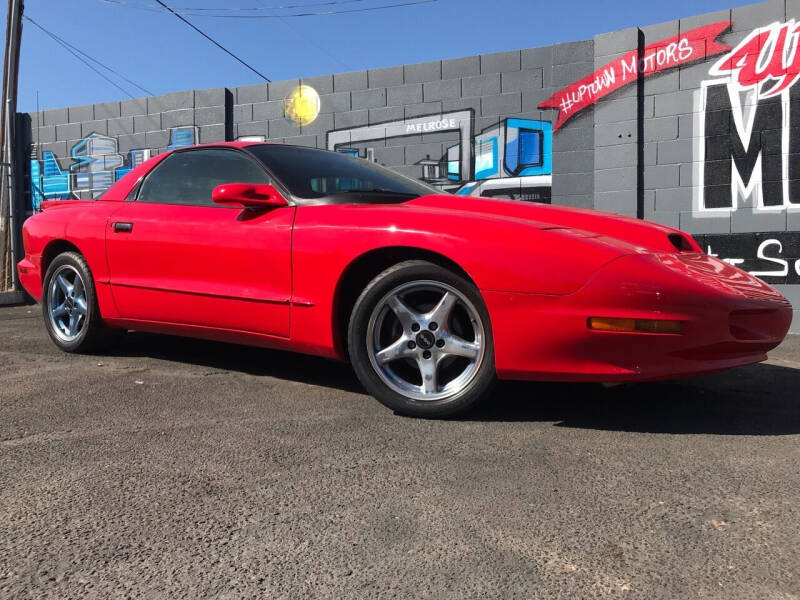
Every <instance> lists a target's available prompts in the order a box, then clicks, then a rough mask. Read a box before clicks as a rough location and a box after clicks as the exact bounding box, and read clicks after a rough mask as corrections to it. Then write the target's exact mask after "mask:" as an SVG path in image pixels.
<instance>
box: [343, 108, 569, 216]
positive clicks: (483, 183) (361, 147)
mask: <svg viewBox="0 0 800 600" xmlns="http://www.w3.org/2000/svg"><path fill="white" fill-rule="evenodd" d="M473 117H474V115H473V113H472V111H471V110H464V111H454V112H447V113H441V114H438V113H437V114H432V115H426V116H421V117H415V118H409V119H401V120H398V121H388V122H386V123H379V124H374V125H365V126H361V127H354V128H349V129H340V130H336V131H330V132H328V134H327V147H328V150H335V151H337V152H343V153H345V154H350V155H352V156H359V157H361V158H366V159H369V160H375V149H374V148H373V147H371V146H370V142H378V141H380V142H381V143H383V142H386V141H388V140H402V139H403V138H407V137H409V136H418V135H420V134H423V135H424V134H434V133H453V134H454V137H457V141H456V140H455V139H454V140H453V142H451V145H450V146H449V147H448V148H447V149H446V150H445V152H444V154H443V155H442V156H427V157H425V158H423V159H420V160H419V161H418V162H417V163H416V166H418V167H420V172H419V179H421V180H422V181H425V182H426V183H429V184H431V185H434V186H436V187H439V188H440V189H442V190H446V191H449V192H452V193H455V194H459V195H472V196H487V197H506V198H514V199H520V200H530V201H537V202H550V198H551V190H552V172H553V171H552V152H553V151H552V146H553V127H552V124H551V123H550V122H549V121H542V120H534V119H515V118H507V119H503V120H502V121H500V122H498V124H497V125H493V126H491V127H488V128H486V129H484V130H483V131H481V132H480V133H477V134H474V133H473V126H474V118H473Z"/></svg>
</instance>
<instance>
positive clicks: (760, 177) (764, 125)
mask: <svg viewBox="0 0 800 600" xmlns="http://www.w3.org/2000/svg"><path fill="white" fill-rule="evenodd" d="M799 37H800V24H797V23H795V21H794V20H791V21H788V22H786V23H772V24H771V25H767V26H766V27H762V28H759V29H756V30H755V31H753V32H752V33H750V35H748V36H747V37H746V38H745V39H744V40H743V41H742V42H741V43H740V44H739V45H738V46H736V48H734V49H733V50H731V51H730V52H729V53H728V54H726V55H725V56H723V57H722V58H721V59H719V60H718V61H717V62H716V63H715V64H714V65H713V66H712V67H711V69H710V70H709V75H710V76H711V77H712V78H711V79H709V80H707V81H704V82H703V83H702V87H701V90H700V94H699V106H698V111H697V112H698V115H699V123H698V125H699V135H698V136H697V143H698V144H699V148H698V149H697V155H698V157H699V160H698V163H697V165H698V169H699V172H698V185H697V187H696V199H697V201H696V208H697V210H698V211H699V212H710V211H735V210H737V209H738V208H740V207H741V206H744V205H750V206H752V207H753V208H754V209H756V210H762V211H775V210H782V209H784V208H785V207H787V206H792V205H794V206H798V207H800V165H798V156H800V132H798V130H797V125H795V124H794V123H795V121H797V120H798V115H800V87H798V86H795V85H794V84H795V83H796V82H797V80H798V78H800V52H799V51H798V38H799Z"/></svg>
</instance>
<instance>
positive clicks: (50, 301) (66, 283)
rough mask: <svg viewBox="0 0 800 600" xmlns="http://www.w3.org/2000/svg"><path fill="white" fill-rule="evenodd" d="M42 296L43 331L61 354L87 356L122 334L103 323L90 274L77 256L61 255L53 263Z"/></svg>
mask: <svg viewBox="0 0 800 600" xmlns="http://www.w3.org/2000/svg"><path fill="white" fill-rule="evenodd" d="M42 292H43V293H42V313H43V316H44V323H45V328H46V329H47V333H48V334H49V335H50V339H52V340H53V342H55V344H56V346H58V347H59V348H60V349H61V350H64V351H65V352H91V351H94V350H98V349H100V348H103V347H106V346H108V345H110V344H111V343H113V342H115V341H117V340H118V339H119V337H120V336H121V335H122V334H123V333H124V331H122V330H120V329H111V328H109V327H108V326H107V325H106V324H105V323H103V320H102V318H101V316H100V309H99V308H98V305H97V294H96V292H95V287H94V280H93V278H92V273H91V271H90V270H89V265H88V264H87V263H86V259H84V258H83V256H81V255H80V254H78V253H77V252H64V253H62V254H59V255H58V256H56V257H55V258H54V259H53V262H51V263H50V266H49V267H48V268H47V273H46V274H45V277H44V287H43V290H42Z"/></svg>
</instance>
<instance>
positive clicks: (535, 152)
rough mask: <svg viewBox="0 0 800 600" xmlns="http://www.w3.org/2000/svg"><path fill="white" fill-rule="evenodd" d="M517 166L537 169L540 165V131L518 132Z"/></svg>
mask: <svg viewBox="0 0 800 600" xmlns="http://www.w3.org/2000/svg"><path fill="white" fill-rule="evenodd" d="M517 145H518V147H519V164H520V165H521V166H523V167H538V166H540V165H541V164H542V130H541V129H520V130H519V143H518V144H517Z"/></svg>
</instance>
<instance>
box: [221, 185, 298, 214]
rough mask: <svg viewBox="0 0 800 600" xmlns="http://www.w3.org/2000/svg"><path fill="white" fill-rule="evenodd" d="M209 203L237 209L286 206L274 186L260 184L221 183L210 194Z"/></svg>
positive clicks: (284, 200)
mask: <svg viewBox="0 0 800 600" xmlns="http://www.w3.org/2000/svg"><path fill="white" fill-rule="evenodd" d="M211 201H212V202H214V203H215V204H221V205H222V206H233V207H238V208H278V207H280V206H286V205H287V204H288V202H286V199H285V198H284V197H283V196H281V193H280V192H279V191H278V190H276V189H275V187H274V186H271V185H267V184H260V183H223V184H222V185H218V186H217V187H215V188H214V190H213V191H212V192H211Z"/></svg>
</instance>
